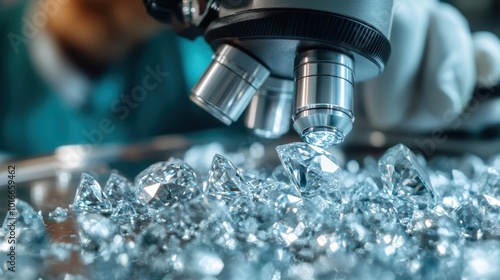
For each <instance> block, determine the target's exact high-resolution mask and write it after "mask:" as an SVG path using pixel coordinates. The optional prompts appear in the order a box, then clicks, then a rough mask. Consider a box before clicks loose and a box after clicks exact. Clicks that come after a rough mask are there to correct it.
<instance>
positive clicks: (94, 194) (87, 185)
mask: <svg viewBox="0 0 500 280" xmlns="http://www.w3.org/2000/svg"><path fill="white" fill-rule="evenodd" d="M111 208H112V206H111V203H110V202H109V200H108V198H107V197H106V195H105V194H104V192H103V191H102V189H101V186H100V185H99V183H98V182H97V181H96V180H95V179H94V178H93V177H92V176H90V175H89V174H87V173H82V177H81V179H80V185H79V186H78V189H77V190H76V195H75V199H74V201H73V211H87V212H96V213H109V212H111Z"/></svg>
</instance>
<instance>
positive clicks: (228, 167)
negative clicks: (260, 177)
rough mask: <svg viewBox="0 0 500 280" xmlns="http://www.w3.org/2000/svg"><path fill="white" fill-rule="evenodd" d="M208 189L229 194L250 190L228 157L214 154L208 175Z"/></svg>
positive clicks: (248, 191)
mask: <svg viewBox="0 0 500 280" xmlns="http://www.w3.org/2000/svg"><path fill="white" fill-rule="evenodd" d="M208 184H209V189H210V190H211V191H212V192H216V193H226V194H229V195H235V194H239V193H241V192H243V193H246V194H249V193H250V190H249V189H248V185H247V183H246V180H245V179H244V177H243V175H242V174H241V172H240V171H239V170H238V169H237V168H236V167H235V166H234V165H233V163H232V162H230V161H229V160H228V159H226V158H225V157H223V156H221V155H215V156H214V158H213V160H212V169H211V170H210V172H209V177H208Z"/></svg>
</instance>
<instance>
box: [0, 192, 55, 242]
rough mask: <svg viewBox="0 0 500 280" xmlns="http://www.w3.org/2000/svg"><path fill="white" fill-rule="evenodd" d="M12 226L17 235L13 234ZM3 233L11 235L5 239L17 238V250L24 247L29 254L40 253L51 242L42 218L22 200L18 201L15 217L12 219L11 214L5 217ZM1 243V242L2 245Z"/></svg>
mask: <svg viewBox="0 0 500 280" xmlns="http://www.w3.org/2000/svg"><path fill="white" fill-rule="evenodd" d="M9 213H10V212H9ZM12 225H14V228H15V234H13V232H12ZM2 231H3V232H4V233H10V234H6V235H5V238H7V236H9V237H12V236H14V237H15V242H16V243H15V244H16V248H18V247H20V246H22V248H23V249H24V250H26V251H28V252H38V251H39V250H40V249H42V248H44V247H45V245H46V244H47V242H48V240H49V237H48V236H47V232H46V231H45V224H44V223H43V218H42V216H40V214H39V213H37V212H35V210H34V209H33V207H31V206H30V205H29V204H28V203H26V202H25V201H23V200H20V199H16V212H15V214H14V217H12V215H11V214H9V215H8V216H6V217H5V220H4V222H3V226H2ZM0 236H1V232H0ZM11 242H12V241H11ZM11 242H8V244H10V245H12V244H13V243H11ZM1 243H2V242H1V241H0V244H1ZM17 245H19V246H17ZM0 247H1V246H0ZM9 247H10V246H7V248H9Z"/></svg>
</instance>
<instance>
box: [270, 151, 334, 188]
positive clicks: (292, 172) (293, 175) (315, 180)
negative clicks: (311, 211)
mask: <svg viewBox="0 0 500 280" xmlns="http://www.w3.org/2000/svg"><path fill="white" fill-rule="evenodd" d="M276 150H277V151H278V155H279V157H280V160H281V163H282V164H283V167H284V168H285V170H286V172H287V174H288V177H289V178H290V180H291V181H292V182H293V184H295V186H297V187H298V188H299V189H300V191H301V192H303V193H309V192H311V191H315V190H317V189H319V188H323V189H328V190H330V189H334V188H337V187H338V186H339V184H340V180H341V174H340V173H341V172H340V167H339V165H338V163H337V160H336V159H335V157H334V156H333V155H332V154H330V153H328V152H327V151H325V150H323V149H321V148H319V147H316V146H312V145H309V144H307V143H292V144H288V145H283V146H278V147H276Z"/></svg>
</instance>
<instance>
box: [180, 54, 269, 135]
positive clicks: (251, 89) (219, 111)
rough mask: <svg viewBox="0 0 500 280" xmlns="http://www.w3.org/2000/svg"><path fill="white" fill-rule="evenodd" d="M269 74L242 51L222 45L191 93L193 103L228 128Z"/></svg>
mask: <svg viewBox="0 0 500 280" xmlns="http://www.w3.org/2000/svg"><path fill="white" fill-rule="evenodd" d="M269 74H270V72H269V70H268V69H267V68H266V67H264V66H263V65H262V64H260V63H259V62H258V61H256V60H255V59H253V58H252V57H251V56H249V55H247V54H246V53H244V52H243V51H241V50H239V49H237V48H235V47H232V46H230V45H221V46H220V47H219V48H218V49H217V51H216V53H215V55H214V57H213V59H212V63H211V64H210V66H209V67H208V69H207V70H206V71H205V73H204V74H203V76H202V77H201V79H200V80H199V81H198V83H197V84H196V85H195V86H194V88H193V90H192V91H191V96H190V98H191V100H192V101H193V102H194V103H196V104H198V105H199V106H200V107H202V108H203V109H205V110H206V111H208V112H209V113H211V114H212V115H213V116H214V117H216V118H217V119H219V120H220V121H221V122H223V123H225V124H226V125H230V124H231V123H233V122H235V121H237V120H238V118H239V117H240V116H241V114H242V113H243V111H244V110H245V109H246V107H247V106H248V104H249V103H250V101H251V100H252V97H253V96H254V95H255V93H256V92H257V90H258V89H259V88H260V87H261V86H262V85H263V84H264V82H265V81H266V79H267V78H268V77H269Z"/></svg>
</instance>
